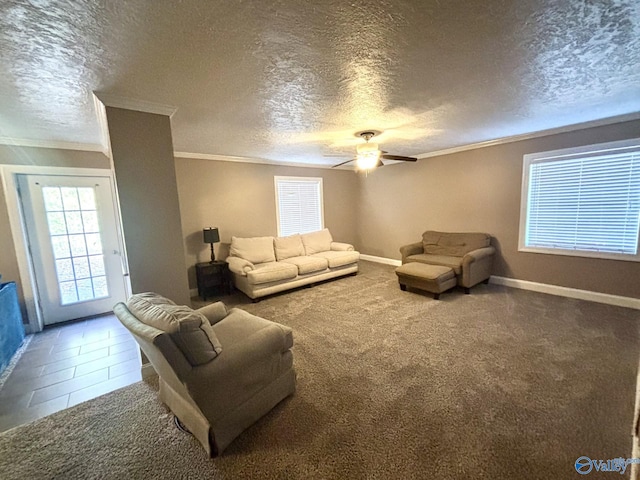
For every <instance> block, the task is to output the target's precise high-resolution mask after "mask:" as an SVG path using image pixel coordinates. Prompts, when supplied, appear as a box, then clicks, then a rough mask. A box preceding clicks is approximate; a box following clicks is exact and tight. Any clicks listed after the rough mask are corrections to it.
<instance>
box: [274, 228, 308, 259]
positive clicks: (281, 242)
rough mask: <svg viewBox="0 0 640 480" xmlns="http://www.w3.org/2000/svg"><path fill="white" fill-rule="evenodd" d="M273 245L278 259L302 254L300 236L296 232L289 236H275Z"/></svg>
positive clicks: (302, 247)
mask: <svg viewBox="0 0 640 480" xmlns="http://www.w3.org/2000/svg"><path fill="white" fill-rule="evenodd" d="M273 245H274V247H275V250H276V258H277V259H278V261H280V260H284V259H286V258H292V257H302V256H303V255H304V245H303V244H302V238H301V237H300V235H298V234H296V235H291V236H289V237H276V238H275V240H274V241H273Z"/></svg>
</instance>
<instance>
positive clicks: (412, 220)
mask: <svg viewBox="0 0 640 480" xmlns="http://www.w3.org/2000/svg"><path fill="white" fill-rule="evenodd" d="M635 137H640V121H632V122H625V123H620V124H616V125H609V126H604V127H596V128H590V129H585V130H580V131H575V132H570V133H563V134H558V135H550V136H546V137H540V138H536V139H531V140H526V141H519V142H514V143H508V144H504V145H499V146H493V147H485V148H479V149H476V150H470V151H466V152H461V153H457V154H451V155H443V156H439V157H432V158H426V159H423V160H420V161H418V162H417V164H409V163H407V164H396V165H392V166H388V167H385V168H383V169H381V170H379V171H376V172H374V173H373V174H371V175H369V176H368V177H366V178H363V177H361V180H360V188H359V195H360V198H359V201H358V202H357V205H358V215H357V216H358V219H359V221H358V239H357V244H358V246H359V248H360V251H361V252H362V253H367V254H370V255H377V256H382V257H389V258H394V259H399V258H400V253H399V252H398V248H399V247H400V246H401V245H404V244H407V243H411V242H414V241H419V240H420V235H421V233H422V232H423V231H424V230H427V229H429V230H443V231H481V232H487V233H490V234H491V235H493V236H494V240H495V245H496V247H497V248H498V250H499V255H498V258H497V261H496V263H495V266H494V272H493V273H494V274H495V275H500V276H504V277H511V278H516V279H520V280H529V281H533V282H540V283H546V284H551V285H560V286H564V287H570V288H578V289H584V290H591V291H595V292H602V293H608V294H613V295H623V296H627V297H633V298H640V263H638V262H628V261H617V260H601V259H593V258H582V257H569V256H560V255H544V254H535V253H522V252H518V229H519V221H520V192H521V184H522V166H523V155H525V154H527V153H534V152H542V151H547V150H555V149H560V148H567V147H575V146H580V145H590V144H595V143H603V142H609V141H614V140H622V139H627V138H635Z"/></svg>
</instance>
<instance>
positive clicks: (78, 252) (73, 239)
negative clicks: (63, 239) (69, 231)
mask: <svg viewBox="0 0 640 480" xmlns="http://www.w3.org/2000/svg"><path fill="white" fill-rule="evenodd" d="M69 244H70V245H71V255H73V256H74V257H80V256H82V255H86V254H87V245H86V243H85V241H84V235H69Z"/></svg>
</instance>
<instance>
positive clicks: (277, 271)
mask: <svg viewBox="0 0 640 480" xmlns="http://www.w3.org/2000/svg"><path fill="white" fill-rule="evenodd" d="M359 259H360V253H359V252H356V251H355V250H354V249H353V246H352V245H349V244H347V243H340V242H334V241H333V238H332V236H331V233H330V232H329V230H328V229H326V228H325V229H324V230H320V231H318V232H312V233H305V234H302V235H291V236H289V237H251V238H240V237H232V238H231V249H230V254H229V256H228V257H227V263H228V264H229V270H231V272H232V275H233V283H234V285H235V287H236V288H237V289H238V290H240V291H242V292H244V293H245V294H246V295H247V296H248V297H249V298H251V299H253V300H257V299H259V298H261V297H264V296H266V295H271V294H274V293H278V292H282V291H285V290H289V289H291V288H296V287H301V286H303V285H309V284H312V283H315V282H319V281H321V280H328V279H330V278H336V277H340V276H342V275H350V274H355V273H357V272H358V260H359Z"/></svg>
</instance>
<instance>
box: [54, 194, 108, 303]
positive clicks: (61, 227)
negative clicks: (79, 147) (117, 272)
mask: <svg viewBox="0 0 640 480" xmlns="http://www.w3.org/2000/svg"><path fill="white" fill-rule="evenodd" d="M42 194H43V198H44V205H45V210H46V212H47V221H48V225H49V236H50V240H51V248H52V250H53V256H54V258H55V262H56V272H57V276H58V285H59V289H60V302H61V304H62V305H68V304H71V303H76V302H83V301H88V300H93V299H96V298H104V297H108V296H109V289H108V286H107V278H106V276H105V267H104V256H103V254H102V239H101V236H100V222H99V221H98V212H97V211H96V200H95V192H94V189H93V188H74V187H43V188H42Z"/></svg>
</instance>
